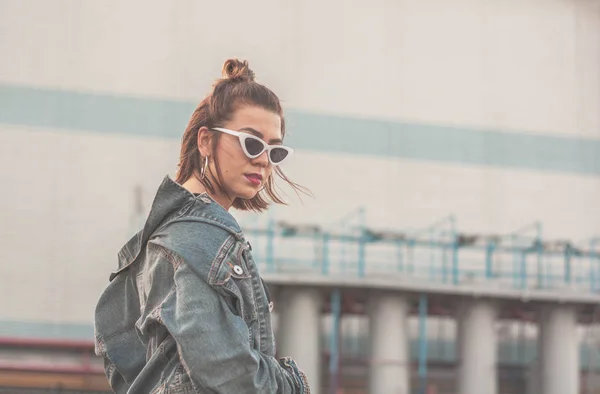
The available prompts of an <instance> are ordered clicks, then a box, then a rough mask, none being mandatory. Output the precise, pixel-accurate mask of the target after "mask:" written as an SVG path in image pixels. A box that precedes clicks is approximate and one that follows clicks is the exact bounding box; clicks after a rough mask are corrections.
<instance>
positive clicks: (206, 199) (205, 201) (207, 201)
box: [201, 197, 210, 204]
mask: <svg viewBox="0 0 600 394" xmlns="http://www.w3.org/2000/svg"><path fill="white" fill-rule="evenodd" d="M201 200H202V201H203V202H204V203H206V204H210V198H208V197H202V198H201Z"/></svg>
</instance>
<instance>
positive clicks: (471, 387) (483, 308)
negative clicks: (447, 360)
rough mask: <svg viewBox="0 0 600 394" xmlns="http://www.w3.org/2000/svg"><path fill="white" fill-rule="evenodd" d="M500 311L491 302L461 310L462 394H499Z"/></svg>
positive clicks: (475, 302)
mask: <svg viewBox="0 0 600 394" xmlns="http://www.w3.org/2000/svg"><path fill="white" fill-rule="evenodd" d="M496 313H497V308H496V306H495V305H494V304H492V303H491V302H489V301H484V300H476V301H472V302H469V303H466V304H464V305H463V306H462V308H461V312H460V313H459V319H460V320H459V322H458V323H459V324H458V327H459V332H458V335H459V340H458V345H459V363H460V365H459V372H458V389H459V391H458V392H459V393H460V394H496V393H497V391H498V379H497V372H496V371H497V365H496V364H497V362H496V360H497V340H496Z"/></svg>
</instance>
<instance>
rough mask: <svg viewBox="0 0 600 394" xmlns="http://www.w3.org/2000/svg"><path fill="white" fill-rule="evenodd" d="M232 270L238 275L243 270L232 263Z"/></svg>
mask: <svg viewBox="0 0 600 394" xmlns="http://www.w3.org/2000/svg"><path fill="white" fill-rule="evenodd" d="M233 272H235V273H236V274H238V275H241V274H243V273H244V270H243V269H242V267H240V266H239V265H234V266H233Z"/></svg>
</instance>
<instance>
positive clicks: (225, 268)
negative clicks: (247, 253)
mask: <svg viewBox="0 0 600 394" xmlns="http://www.w3.org/2000/svg"><path fill="white" fill-rule="evenodd" d="M244 248H245V245H244V244H242V243H241V242H235V244H234V245H233V246H232V247H231V248H230V249H229V251H228V253H227V254H225V256H224V257H223V258H221V259H218V260H215V261H214V262H213V266H212V267H211V275H210V277H209V283H210V284H211V285H213V286H214V287H215V288H216V289H217V291H219V292H220V293H221V294H223V295H224V296H225V297H226V298H227V301H228V303H229V304H230V306H231V307H232V309H233V310H234V312H235V313H236V314H237V315H239V316H240V317H242V318H243V319H244V321H245V322H246V323H247V324H248V326H250V325H251V323H252V322H253V321H254V320H256V319H257V311H256V299H255V294H254V288H253V279H252V274H251V273H250V271H249V270H248V266H247V264H246V261H245V259H244V258H243V252H244Z"/></svg>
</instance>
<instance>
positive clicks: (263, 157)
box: [201, 106, 282, 208]
mask: <svg viewBox="0 0 600 394" xmlns="http://www.w3.org/2000/svg"><path fill="white" fill-rule="evenodd" d="M223 128H224V129H227V130H231V131H234V132H236V131H237V132H241V133H247V134H249V135H254V136H257V137H259V138H260V139H261V140H262V141H264V142H265V143H266V144H268V145H281V144H282V135H281V118H280V117H279V115H277V114H275V113H273V112H270V111H267V110H265V109H263V108H259V107H251V106H244V107H241V108H239V109H238V110H237V111H236V112H235V113H234V115H233V117H232V119H231V120H230V121H229V122H227V123H226V124H224V125H223ZM212 133H221V135H220V139H219V141H218V145H217V152H216V156H217V157H216V159H217V161H218V162H219V167H220V169H221V177H222V186H223V188H224V189H225V190H226V191H227V194H228V195H229V197H230V198H229V199H226V197H225V196H222V197H221V198H222V199H223V201H218V202H219V203H220V204H221V205H223V206H224V207H226V208H229V206H231V204H232V203H233V200H234V199H235V198H242V199H251V198H253V197H254V196H256V194H257V193H258V191H259V190H260V189H262V188H263V187H264V185H265V184H266V182H267V180H268V179H269V177H270V176H271V173H272V171H273V165H272V164H271V162H270V161H269V156H268V155H269V152H268V151H267V150H265V151H264V152H262V153H261V154H260V155H259V156H258V157H255V158H249V157H248V156H247V155H246V153H245V152H244V149H243V148H242V145H241V144H240V138H239V137H237V136H235V135H231V134H227V133H224V132H219V131H213V132H212ZM206 134H207V135H210V134H209V133H206ZM201 153H204V152H201ZM210 166H211V170H212V173H213V174H216V173H217V172H216V168H215V165H214V160H211V161H210ZM214 198H216V199H219V196H214Z"/></svg>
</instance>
